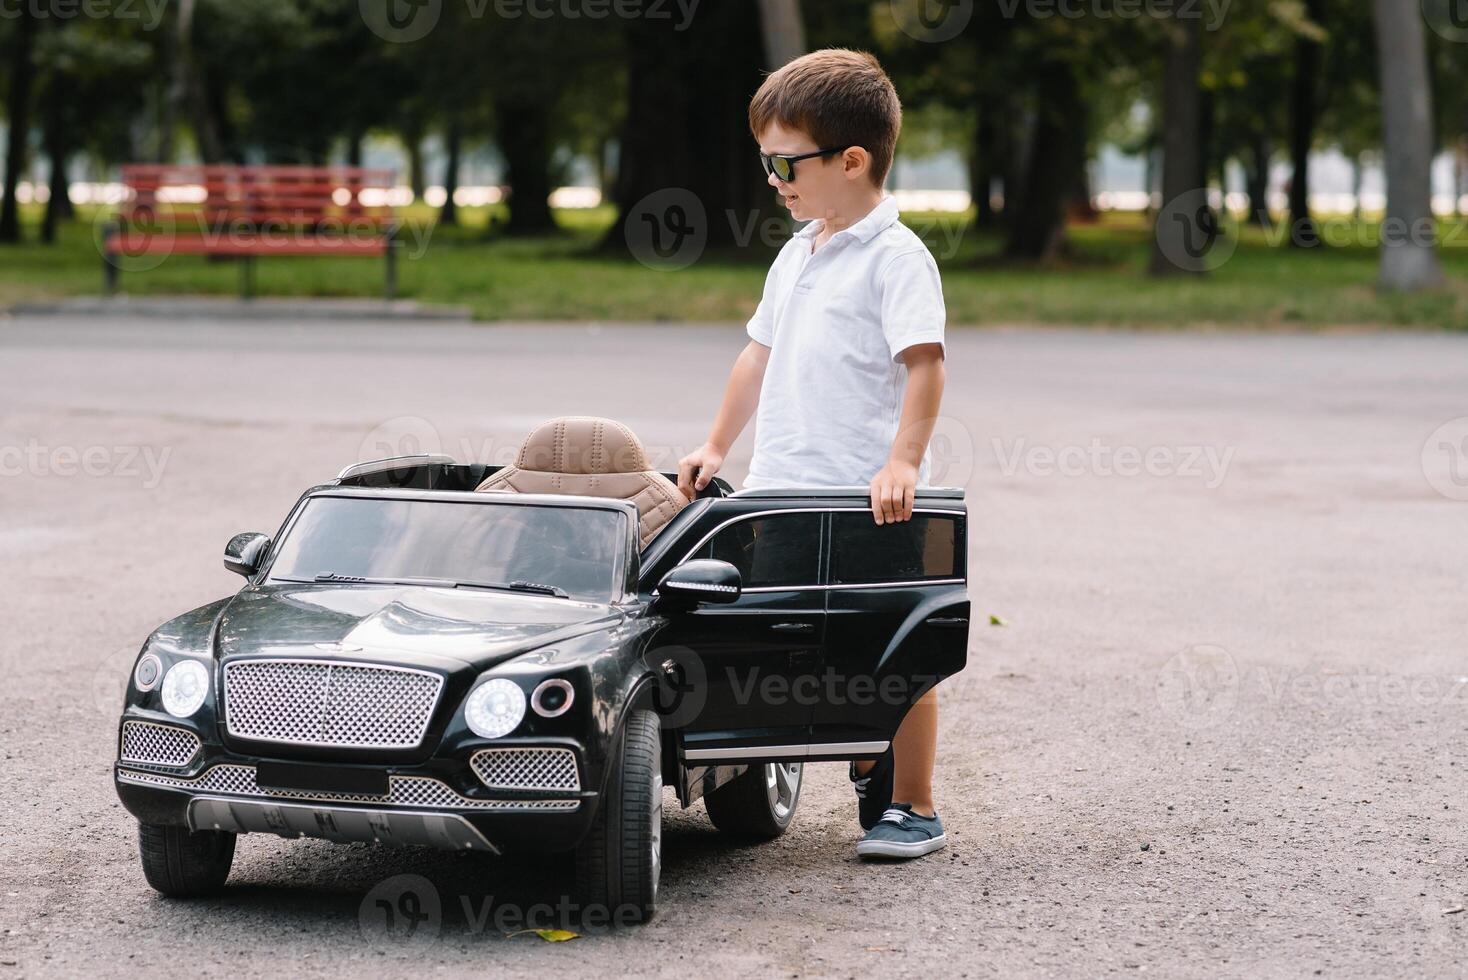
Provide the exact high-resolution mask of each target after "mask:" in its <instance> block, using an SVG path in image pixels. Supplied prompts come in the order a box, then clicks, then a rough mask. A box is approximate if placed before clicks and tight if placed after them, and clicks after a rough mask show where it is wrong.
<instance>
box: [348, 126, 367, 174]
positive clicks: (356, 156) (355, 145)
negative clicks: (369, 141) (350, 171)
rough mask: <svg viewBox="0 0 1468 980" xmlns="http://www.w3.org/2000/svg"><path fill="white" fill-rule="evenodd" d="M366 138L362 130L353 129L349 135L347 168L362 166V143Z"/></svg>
mask: <svg viewBox="0 0 1468 980" xmlns="http://www.w3.org/2000/svg"><path fill="white" fill-rule="evenodd" d="M365 138H366V137H365V136H364V134H363V133H362V131H361V130H360V129H353V130H352V131H351V132H349V133H347V166H349V167H360V166H361V165H362V141H363V140H364V139H365Z"/></svg>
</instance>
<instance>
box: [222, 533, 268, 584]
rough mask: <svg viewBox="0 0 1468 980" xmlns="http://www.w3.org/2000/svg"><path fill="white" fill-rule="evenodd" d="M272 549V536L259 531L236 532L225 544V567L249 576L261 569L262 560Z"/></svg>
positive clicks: (246, 576) (238, 573)
mask: <svg viewBox="0 0 1468 980" xmlns="http://www.w3.org/2000/svg"><path fill="white" fill-rule="evenodd" d="M269 550H270V536H269V535H267V534H261V533H260V532H259V531H246V532H245V533H244V534H236V535H235V536H234V537H232V538H230V539H229V544H227V545H225V546H224V567H225V568H227V569H229V570H230V571H231V572H234V573H235V574H236V575H243V576H244V577H245V578H249V577H250V576H251V575H254V574H255V573H256V572H258V571H259V570H260V561H261V559H263V558H264V557H265V552H267V551H269Z"/></svg>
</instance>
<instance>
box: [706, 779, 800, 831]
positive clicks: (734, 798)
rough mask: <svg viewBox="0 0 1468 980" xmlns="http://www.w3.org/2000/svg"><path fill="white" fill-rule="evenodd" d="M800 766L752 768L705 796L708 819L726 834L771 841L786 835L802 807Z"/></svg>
mask: <svg viewBox="0 0 1468 980" xmlns="http://www.w3.org/2000/svg"><path fill="white" fill-rule="evenodd" d="M802 769H803V766H802V764H801V763H799V762H769V763H766V764H765V765H762V766H750V767H749V769H748V770H746V771H745V772H744V773H743V774H742V775H740V776H736V777H735V778H734V779H731V780H730V781H729V782H727V783H725V784H724V785H723V786H720V787H719V788H718V789H716V790H714V791H713V792H712V793H708V794H705V796H704V805H705V806H707V807H708V811H709V819H710V820H712V821H713V822H714V826H715V827H717V828H719V830H721V831H722V832H724V833H726V834H731V835H733V836H736V837H746V838H751V839H755V840H770V839H772V838H775V837H779V836H780V835H781V834H783V833H785V830H786V828H788V827H789V826H790V822H791V821H792V820H794V819H795V808H796V806H797V805H799V803H800V777H801V772H802Z"/></svg>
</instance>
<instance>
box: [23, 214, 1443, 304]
mask: <svg viewBox="0 0 1468 980" xmlns="http://www.w3.org/2000/svg"><path fill="white" fill-rule="evenodd" d="M90 217H91V215H90V214H89V213H85V212H84V213H83V214H82V215H81V217H80V219H79V220H78V221H76V222H74V223H71V224H68V225H67V226H65V227H64V228H63V229H62V234H61V236H60V240H59V241H58V242H57V244H56V245H54V246H43V245H41V244H39V243H37V242H36V238H37V234H36V229H35V227H34V225H35V222H36V220H37V219H38V215H36V214H35V213H34V212H33V211H32V212H30V213H28V214H27V218H28V219H29V222H30V226H29V227H28V228H27V229H26V231H27V243H26V244H23V245H20V246H0V308H4V307H7V306H10V305H13V304H15V303H17V302H21V301H26V300H39V299H46V298H54V297H66V296H88V295H97V294H100V292H101V290H102V261H101V258H100V256H99V253H98V251H97V247H96V244H95V242H94V235H93V226H92V222H91V220H90ZM404 217H405V218H406V220H407V222H408V223H409V224H410V225H411V227H412V231H410V233H409V234H408V236H407V245H406V250H405V253H404V254H403V256H402V260H401V262H400V263H399V282H400V295H401V296H402V297H404V298H408V299H415V300H419V301H422V302H426V303H454V304H464V305H467V306H469V307H470V308H471V309H472V310H473V311H474V315H475V316H476V317H477V318H480V319H486V320H505V319H513V320H519V319H551V320H556V319H567V320H694V321H719V320H735V321H737V320H742V319H744V318H746V317H747V316H749V314H750V313H751V312H752V311H753V309H754V305H755V303H756V302H757V300H758V298H759V295H760V289H761V286H762V284H763V281H764V272H765V268H766V267H767V265H768V261H769V258H770V254H771V253H770V252H769V250H767V249H762V248H758V247H754V248H749V249H742V250H739V251H737V252H735V253H732V254H717V255H715V254H709V255H705V256H703V257H702V258H701V259H700V260H699V261H698V262H696V263H694V264H693V265H691V266H689V267H688V268H686V269H683V270H680V271H676V272H663V271H656V270H653V269H648V268H646V267H644V266H642V265H640V264H638V263H637V262H635V261H633V260H631V259H630V258H625V257H620V256H618V255H615V254H607V253H604V252H599V251H597V250H596V248H595V246H596V243H597V242H598V241H599V240H600V238H601V236H602V235H603V234H604V232H605V229H606V228H607V227H608V225H609V224H610V221H611V219H612V214H611V212H610V210H609V209H606V208H599V209H595V210H590V211H567V212H561V213H560V214H559V216H558V220H559V221H560V222H561V224H562V231H561V233H560V234H559V235H555V236H550V237H546V238H540V239H530V240H512V239H507V238H504V237H503V236H494V235H492V234H490V233H489V232H488V231H487V230H486V223H487V222H488V220H489V218H490V210H489V209H474V210H466V211H465V212H463V220H464V224H463V226H461V227H459V228H433V227H432V226H431V222H432V218H433V212H432V211H431V210H429V209H426V208H410V209H408V210H407V212H406V214H405V215H404ZM906 220H908V223H909V224H910V225H912V226H914V227H915V229H916V230H918V231H919V233H920V234H922V235H923V237H924V239H925V240H926V241H927V242H928V244H929V247H930V248H931V249H932V250H933V252H934V254H935V255H937V256H938V257H939V264H940V266H941V267H942V269H943V281H944V289H945V293H946V295H947V300H948V315H949V322H951V323H954V324H991V325H992V324H1013V323H1039V324H1078V325H1097V326H1108V325H1118V326H1154V327H1170V326H1194V325H1207V324H1220V325H1234V326H1246V327H1260V328H1270V327H1278V326H1349V325H1367V324H1382V325H1403V326H1416V327H1425V328H1439V329H1464V328H1465V327H1468V234H1463V235H1461V236H1458V237H1456V238H1454V240H1452V241H1450V242H1448V243H1447V244H1445V245H1444V247H1443V249H1442V257H1443V264H1444V266H1445V268H1446V269H1447V271H1448V274H1449V285H1448V286H1447V287H1446V288H1445V289H1443V290H1441V291H1439V292H1436V293H1432V294H1427V295H1415V296H1405V295H1395V294H1387V293H1382V292H1379V291H1378V290H1377V289H1376V288H1375V285H1374V283H1375V277H1376V251H1375V249H1374V248H1373V247H1372V246H1371V245H1370V244H1369V243H1370V241H1371V239H1372V233H1373V231H1374V229H1373V228H1372V226H1370V225H1360V226H1340V229H1341V237H1342V238H1345V239H1349V240H1350V241H1351V242H1355V243H1359V244H1348V245H1341V246H1338V247H1330V248H1322V249H1315V250H1308V251H1307V250H1300V249H1291V248H1288V247H1280V246H1278V245H1276V244H1271V242H1270V241H1269V239H1268V236H1266V234H1264V233H1263V232H1261V231H1259V230H1257V229H1248V230H1245V231H1244V232H1243V234H1242V238H1241V240H1240V242H1239V245H1238V248H1237V250H1236V251H1235V252H1234V254H1233V256H1232V257H1231V258H1230V259H1229V260H1228V261H1227V262H1226V263H1224V265H1223V266H1222V267H1220V268H1219V269H1217V270H1215V271H1214V272H1213V273H1211V274H1210V275H1207V276H1201V277H1186V276H1179V277H1173V278H1169V279H1155V278H1152V277H1150V276H1148V275H1147V272H1146V268H1147V263H1148V259H1149V256H1150V247H1151V233H1150V229H1149V227H1148V226H1147V224H1146V223H1145V221H1144V220H1143V219H1142V218H1141V217H1140V216H1123V215H1114V216H1108V217H1106V218H1105V219H1104V220H1103V221H1101V222H1099V223H1096V224H1089V225H1076V226H1074V227H1073V228H1072V229H1071V232H1070V237H1071V242H1072V245H1073V249H1072V254H1071V256H1070V257H1069V258H1068V259H1067V260H1066V261H1065V262H1063V263H1062V264H1060V265H1058V266H1053V267H1048V268H1029V267H1017V266H1014V265H1012V264H1005V263H1001V262H999V261H997V259H996V255H997V252H998V249H999V245H1000V243H999V241H998V239H996V238H995V237H994V236H991V235H988V234H982V233H979V232H975V231H973V230H972V229H971V228H969V227H968V224H967V221H966V219H963V218H959V217H956V216H948V215H925V214H915V215H908V216H907V217H906ZM1457 230H1459V231H1461V230H1462V229H1457ZM1453 231H1454V227H1453V226H1449V225H1447V224H1445V225H1444V228H1443V233H1444V235H1445V236H1451V235H1452V232H1453ZM414 232H417V233H420V234H421V233H424V232H427V233H428V234H427V240H428V245H427V247H426V249H425V250H423V251H422V253H421V254H414V245H415V244H417V241H416V239H415V237H414ZM382 279H383V267H382V262H381V261H380V260H369V259H361V258H358V259H339V258H274V259H263V260H260V261H259V263H258V274H257V288H258V290H259V292H260V294H262V295H269V296H327V297H378V296H380V295H381V294H382ZM238 288H239V279H238V275H237V270H236V267H235V265H234V264H233V263H230V262H209V261H207V260H205V259H203V258H200V257H197V256H174V257H170V258H169V259H167V260H166V261H165V262H164V263H163V264H162V265H161V266H159V267H158V268H156V269H152V270H149V271H146V272H135V273H128V272H124V274H123V276H122V289H123V291H124V292H126V293H129V294H131V295H135V296H160V295H180V294H214V295H231V294H234V293H236V292H237V291H238Z"/></svg>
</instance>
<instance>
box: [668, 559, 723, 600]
mask: <svg viewBox="0 0 1468 980" xmlns="http://www.w3.org/2000/svg"><path fill="white" fill-rule="evenodd" d="M739 589H740V577H739V569H737V568H735V567H734V566H733V565H731V564H729V563H728V562H726V561H720V560H719V559H717V558H694V559H693V560H692V561H685V562H684V563H683V564H681V565H679V566H677V567H676V568H674V569H673V570H672V571H670V572H669V573H668V574H667V575H664V576H663V580H662V581H661V582H659V583H658V596H659V597H660V598H662V599H663V600H664V601H665V602H671V603H674V604H677V605H680V606H696V605H698V604H699V603H700V602H733V601H734V600H735V599H738V598H739Z"/></svg>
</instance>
